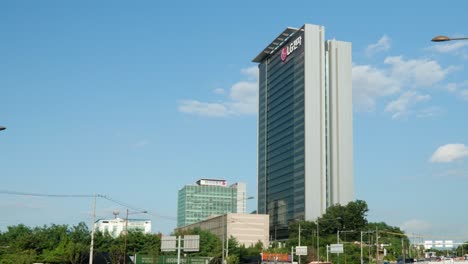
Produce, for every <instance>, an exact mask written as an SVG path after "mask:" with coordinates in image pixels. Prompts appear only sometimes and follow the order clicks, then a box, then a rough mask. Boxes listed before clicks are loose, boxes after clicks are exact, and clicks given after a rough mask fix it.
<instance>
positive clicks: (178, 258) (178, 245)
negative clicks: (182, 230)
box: [177, 236, 182, 264]
mask: <svg viewBox="0 0 468 264" xmlns="http://www.w3.org/2000/svg"><path fill="white" fill-rule="evenodd" d="M181 238H182V236H179V237H178V241H179V242H178V243H177V264H180V244H181V241H182V240H181Z"/></svg>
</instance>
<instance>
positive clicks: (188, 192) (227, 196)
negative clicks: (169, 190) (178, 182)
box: [177, 179, 248, 227]
mask: <svg viewBox="0 0 468 264" xmlns="http://www.w3.org/2000/svg"><path fill="white" fill-rule="evenodd" d="M246 199H248V198H247V197H246V185H245V183H241V182H239V183H235V184H232V185H231V186H228V185H227V182H226V181H225V180H217V179H200V180H198V181H197V182H196V184H195V185H186V186H184V187H183V188H182V189H181V190H179V195H178V206H177V207H178V208H177V226H178V227H182V226H186V225H190V224H193V223H196V222H199V221H201V220H204V219H206V218H207V217H209V216H213V215H221V214H226V213H245V210H246Z"/></svg>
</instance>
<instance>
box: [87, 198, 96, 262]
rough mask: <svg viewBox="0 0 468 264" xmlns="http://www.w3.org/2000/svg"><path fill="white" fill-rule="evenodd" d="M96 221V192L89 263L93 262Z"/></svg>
mask: <svg viewBox="0 0 468 264" xmlns="http://www.w3.org/2000/svg"><path fill="white" fill-rule="evenodd" d="M95 223H96V194H94V203H93V224H92V225H91V245H90V247H89V264H93V257H94V256H93V254H94V253H93V250H94V224H95Z"/></svg>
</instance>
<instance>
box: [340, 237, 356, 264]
mask: <svg viewBox="0 0 468 264" xmlns="http://www.w3.org/2000/svg"><path fill="white" fill-rule="evenodd" d="M352 232H356V231H355V230H342V231H340V230H338V231H336V243H337V244H339V243H340V233H352ZM343 252H344V245H343ZM337 256H338V261H337V263H338V264H339V263H340V253H338V254H337Z"/></svg>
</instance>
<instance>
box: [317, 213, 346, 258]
mask: <svg viewBox="0 0 468 264" xmlns="http://www.w3.org/2000/svg"><path fill="white" fill-rule="evenodd" d="M338 219H341V217H337V218H332V219H322V221H331V220H338ZM319 261H320V235H319V218H318V217H317V263H318V262H319Z"/></svg>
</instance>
